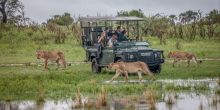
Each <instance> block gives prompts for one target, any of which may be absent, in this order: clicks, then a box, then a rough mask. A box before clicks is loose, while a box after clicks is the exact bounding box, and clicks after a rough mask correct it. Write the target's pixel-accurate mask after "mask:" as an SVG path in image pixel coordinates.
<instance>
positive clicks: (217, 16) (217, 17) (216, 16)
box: [207, 9, 220, 24]
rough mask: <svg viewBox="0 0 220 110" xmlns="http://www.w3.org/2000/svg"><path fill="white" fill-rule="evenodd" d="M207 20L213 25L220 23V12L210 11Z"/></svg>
mask: <svg viewBox="0 0 220 110" xmlns="http://www.w3.org/2000/svg"><path fill="white" fill-rule="evenodd" d="M207 18H208V20H209V22H211V23H212V24H215V23H220V11H218V10H216V9H214V10H212V11H210V12H209V14H208V16H207Z"/></svg>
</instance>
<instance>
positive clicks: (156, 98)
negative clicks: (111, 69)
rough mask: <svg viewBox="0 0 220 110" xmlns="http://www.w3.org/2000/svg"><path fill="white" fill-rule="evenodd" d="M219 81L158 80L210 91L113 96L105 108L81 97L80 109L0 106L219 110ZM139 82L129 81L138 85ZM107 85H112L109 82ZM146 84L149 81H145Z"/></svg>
mask: <svg viewBox="0 0 220 110" xmlns="http://www.w3.org/2000/svg"><path fill="white" fill-rule="evenodd" d="M217 81H218V79H200V80H192V79H188V80H181V79H179V80H157V81H156V82H158V83H161V84H162V86H164V85H166V84H175V85H178V86H189V85H190V86H198V85H201V84H202V85H207V87H209V90H208V91H205V92H201V91H199V92H198V91H195V90H190V91H185V92H183V91H178V92H177V91H164V92H161V93H160V94H159V95H158V94H157V95H156V94H155V93H156V92H157V91H151V90H149V91H145V92H144V93H143V94H139V95H136V96H112V95H110V94H108V95H107V103H106V104H105V105H106V106H101V105H99V103H97V102H98V99H92V98H91V99H90V98H89V97H87V96H85V97H83V96H81V98H82V99H81V102H80V106H77V105H79V103H78V102H76V101H77V100H74V99H65V100H57V101H55V100H46V101H45V102H36V101H11V102H4V101H2V102H0V110H74V109H77V110H87V109H92V110H94V109H104V110H124V109H126V110H220V93H219V89H220V86H219V85H218V83H217ZM136 82H138V81H132V80H131V81H130V82H129V83H136ZM106 83H107V84H108V83H109V82H106ZM118 83H123V81H114V82H113V84H118ZM143 83H147V81H143Z"/></svg>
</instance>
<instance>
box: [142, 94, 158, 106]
mask: <svg viewBox="0 0 220 110" xmlns="http://www.w3.org/2000/svg"><path fill="white" fill-rule="evenodd" d="M143 95H144V97H145V99H146V101H147V104H148V105H149V109H150V110H156V102H157V100H156V94H155V91H153V90H146V91H145V92H144V93H143Z"/></svg>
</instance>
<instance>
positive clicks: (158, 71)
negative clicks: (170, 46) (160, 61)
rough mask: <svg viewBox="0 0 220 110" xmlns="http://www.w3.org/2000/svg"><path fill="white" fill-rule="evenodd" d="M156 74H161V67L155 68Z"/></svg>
mask: <svg viewBox="0 0 220 110" xmlns="http://www.w3.org/2000/svg"><path fill="white" fill-rule="evenodd" d="M154 72H155V73H157V74H159V73H160V72H161V65H157V66H155V68H154Z"/></svg>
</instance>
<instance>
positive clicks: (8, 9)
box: [0, 0, 24, 23]
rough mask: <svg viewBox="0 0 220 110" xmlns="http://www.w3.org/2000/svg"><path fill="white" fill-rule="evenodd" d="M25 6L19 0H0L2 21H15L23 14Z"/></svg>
mask: <svg viewBox="0 0 220 110" xmlns="http://www.w3.org/2000/svg"><path fill="white" fill-rule="evenodd" d="M23 8H24V6H23V4H22V3H21V2H20V1H19V0H0V19H1V22H2V23H7V22H8V19H11V20H13V19H15V18H16V17H17V16H18V15H20V14H22V13H23Z"/></svg>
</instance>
